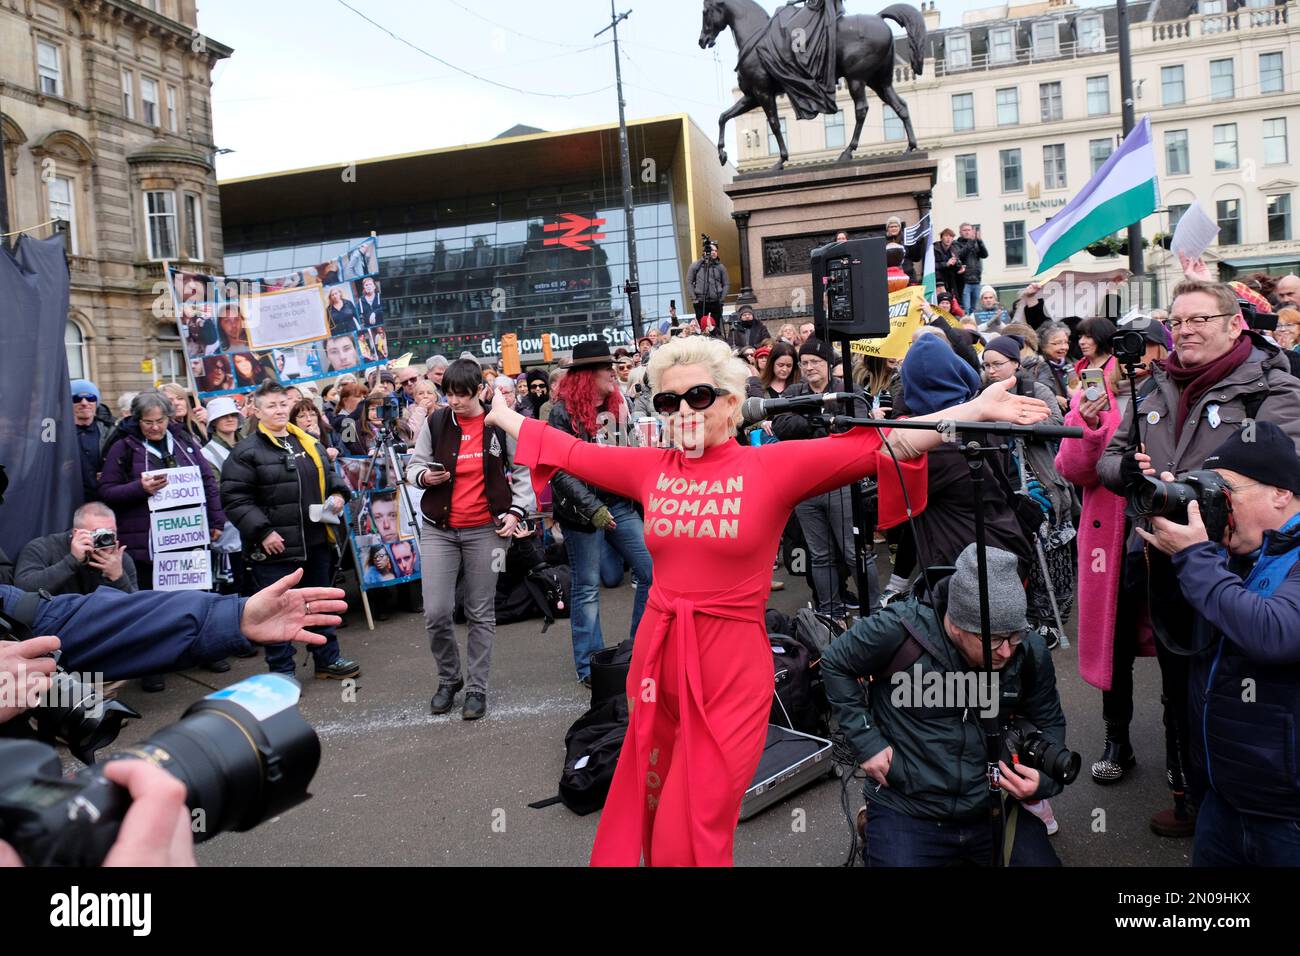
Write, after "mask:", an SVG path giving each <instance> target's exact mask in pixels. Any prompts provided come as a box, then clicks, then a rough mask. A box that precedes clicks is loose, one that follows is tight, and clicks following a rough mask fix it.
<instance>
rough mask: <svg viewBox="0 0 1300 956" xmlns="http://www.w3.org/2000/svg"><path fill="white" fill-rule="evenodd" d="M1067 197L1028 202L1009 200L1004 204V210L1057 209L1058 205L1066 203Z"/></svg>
mask: <svg viewBox="0 0 1300 956" xmlns="http://www.w3.org/2000/svg"><path fill="white" fill-rule="evenodd" d="M1065 202H1066V200H1065V197H1064V196H1057V197H1055V198H1053V199H1030V200H1029V201H1028V202H1009V203H1004V204H1003V206H1002V211H1003V212H1039V211H1041V210H1043V209H1056V208H1057V207H1058V206H1064V205H1065Z"/></svg>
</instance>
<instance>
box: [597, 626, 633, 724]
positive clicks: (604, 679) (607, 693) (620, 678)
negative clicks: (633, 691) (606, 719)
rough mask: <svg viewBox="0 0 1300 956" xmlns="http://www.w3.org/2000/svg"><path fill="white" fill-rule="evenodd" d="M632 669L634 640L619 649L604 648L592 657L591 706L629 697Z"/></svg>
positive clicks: (624, 643)
mask: <svg viewBox="0 0 1300 956" xmlns="http://www.w3.org/2000/svg"><path fill="white" fill-rule="evenodd" d="M631 669H632V638H630V637H629V638H628V639H627V640H625V641H624V642H623V643H622V644H619V645H618V646H617V647H606V648H602V649H601V650H599V651H596V653H594V654H592V655H591V706H592V707H597V706H599V705H600V704H603V703H604V702H605V701H607V700H609V699H610V698H611V697H626V696H627V675H628V671H630V670H631Z"/></svg>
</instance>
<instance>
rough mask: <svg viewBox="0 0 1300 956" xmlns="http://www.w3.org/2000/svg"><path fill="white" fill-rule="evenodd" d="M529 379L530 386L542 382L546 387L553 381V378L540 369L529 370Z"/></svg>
mask: <svg viewBox="0 0 1300 956" xmlns="http://www.w3.org/2000/svg"><path fill="white" fill-rule="evenodd" d="M527 379H528V384H529V385H532V384H533V382H541V383H542V384H543V385H545V384H546V383H547V382H549V381H550V380H551V377H550V376H549V375H547V374H546V373H545V372H544V371H542V370H541V369H540V368H530V369H529V370H528V375H527Z"/></svg>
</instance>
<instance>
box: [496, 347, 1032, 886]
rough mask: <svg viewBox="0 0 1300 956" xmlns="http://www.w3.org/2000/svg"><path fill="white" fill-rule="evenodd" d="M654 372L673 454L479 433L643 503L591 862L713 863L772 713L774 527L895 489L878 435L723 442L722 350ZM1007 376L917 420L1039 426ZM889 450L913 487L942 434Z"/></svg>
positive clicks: (727, 435) (539, 429)
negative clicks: (613, 745)
mask: <svg viewBox="0 0 1300 956" xmlns="http://www.w3.org/2000/svg"><path fill="white" fill-rule="evenodd" d="M649 369H650V387H651V389H652V391H653V392H654V393H655V397H654V406H655V410H656V411H657V412H658V413H659V414H660V415H661V416H665V418H666V430H667V433H668V436H669V437H670V438H671V439H672V440H673V442H674V444H675V446H676V447H675V448H673V449H661V448H617V447H600V446H597V445H592V444H588V443H586V442H580V441H577V440H575V439H574V438H573V437H571V436H568V435H564V434H562V433H561V432H560V431H559V430H557V429H554V428H547V427H545V426H543V425H542V424H541V423H540V422H530V421H527V420H526V419H525V418H524V417H523V416H521V415H519V414H518V413H516V412H515V411H513V410H512V409H510V407H509V405H508V404H507V403H506V402H504V401H503V400H501V399H499V398H498V399H497V400H496V401H495V402H494V403H493V406H492V412H491V415H490V416H489V423H491V424H495V425H499V426H500V427H502V428H503V429H505V431H506V432H507V433H508V434H510V435H512V436H517V437H518V438H519V446H518V452H517V461H518V463H519V464H522V465H525V466H528V467H530V468H532V469H533V481H534V483H535V484H536V483H540V482H544V481H546V480H547V479H548V478H550V476H551V475H553V474H554V473H555V471H556V469H564V470H565V471H566V472H568V473H569V474H571V475H574V476H576V477H577V478H580V479H582V480H584V481H590V482H593V483H597V484H599V485H601V486H602V487H604V488H607V489H609V490H610V491H611V492H613V493H615V494H619V495H622V496H624V497H626V498H629V499H632V500H634V501H638V502H640V503H641V504H642V505H643V506H644V508H645V532H646V542H647V543H648V546H649V549H650V552H651V554H652V555H653V556H654V558H655V560H656V563H657V567H656V576H655V580H654V585H653V587H652V589H651V592H650V600H649V603H648V604H647V607H646V613H645V616H644V618H643V619H642V622H641V626H640V627H639V628H638V630H637V639H636V644H635V650H634V651H633V656H632V664H631V669H630V671H629V674H628V682H627V686H628V690H629V693H630V695H631V705H630V706H631V715H630V721H629V724H628V731H627V737H626V738H625V741H624V744H623V750H622V753H621V755H620V757H619V762H618V768H617V770H616V771H615V774H614V783H613V786H612V788H611V790H610V793H609V799H608V800H607V802H606V804H605V813H604V814H603V815H602V816H601V820H600V826H599V829H598V830H597V833H596V843H595V847H594V848H593V850H592V855H591V862H592V863H593V864H596V865H623V866H636V865H637V864H638V863H639V862H640V861H641V860H642V859H643V858H644V860H645V862H646V863H647V864H653V865H656V866H666V865H674V864H678V865H682V864H684V865H700V866H718V865H722V866H726V865H730V863H731V850H732V841H733V838H734V831H735V826H736V821H737V819H738V817H739V814H740V802H741V797H742V796H743V795H744V792H745V789H746V787H748V786H749V784H750V782H751V780H752V779H753V775H754V770H755V768H756V767H757V766H758V760H759V757H760V755H761V753H762V749H763V742H764V740H765V738H766V734H767V718H768V714H769V712H770V709H771V706H772V651H771V648H770V646H769V645H768V642H767V633H766V629H765V627H764V622H763V613H764V606H765V603H766V600H767V596H768V591H769V586H770V584H771V580H772V575H771V571H772V564H771V562H772V555H773V554H774V553H775V551H776V547H777V541H778V539H779V538H780V536H781V530H782V528H784V527H785V523H786V519H787V518H788V517H789V515H790V512H791V510H792V509H793V508H794V506H795V504H796V503H797V502H799V501H801V500H802V499H804V498H806V497H809V496H810V495H815V494H819V493H821V492H824V491H827V490H828V489H831V488H839V487H841V486H843V485H845V484H848V483H849V482H852V481H856V480H858V479H860V478H862V477H864V476H867V475H876V474H877V472H879V480H880V509H881V514H882V520H884V519H885V518H886V516H888V517H892V516H894V513H895V512H901V510H902V500H901V499H902V495H901V491H900V488H899V482H898V480H897V477H896V476H897V472H896V471H895V469H894V466H893V463H892V461H891V460H890V457H889V453H888V451H882V448H881V445H882V437H881V434H880V433H879V432H877V431H876V430H866V429H857V430H854V431H851V432H848V433H846V434H844V435H836V436H833V437H830V438H824V439H814V440H809V441H801V442H779V443H777V444H773V445H763V446H761V447H752V446H745V445H741V444H739V443H738V442H736V441H734V440H733V438H734V435H735V430H736V426H737V424H738V423H739V422H740V409H741V400H742V398H743V396H744V391H745V379H746V377H747V369H746V368H745V365H744V363H742V362H740V361H739V360H737V359H735V358H734V357H733V356H732V354H731V350H730V349H729V348H727V346H726V344H725V343H723V342H721V341H719V340H716V339H710V338H703V337H692V338H688V339H685V340H679V341H675V342H671V343H669V344H668V345H665V346H663V347H662V348H660V349H659V350H658V351H657V352H656V353H655V354H654V356H653V358H651V360H650V367H649ZM1010 384H1011V383H1010V382H1008V383H1006V386H993V387H991V388H989V389H988V390H987V391H985V392H984V394H982V395H980V396H979V397H978V398H976V399H974V400H973V401H970V402H966V403H963V404H961V405H956V406H953V407H952V408H948V409H944V410H943V411H941V412H939V413H938V414H935V415H930V416H926V417H925V419H926V420H930V421H939V420H941V419H944V418H959V419H980V420H990V421H991V420H1007V421H1012V422H1017V423H1020V424H1032V423H1034V422H1037V421H1041V420H1042V419H1043V418H1045V417H1046V415H1047V409H1046V408H1045V407H1044V406H1043V403H1042V402H1039V401H1037V400H1036V399H1029V398H1022V397H1018V396H1013V395H1009V394H1008V393H1007V386H1009V385H1010ZM886 440H887V441H888V443H889V444H890V446H891V448H892V449H893V452H894V453H895V454H897V456H898V458H899V459H900V461H902V465H901V469H902V471H903V472H904V473H905V474H906V475H907V479H906V480H907V481H908V482H909V484H910V482H911V481H912V480H913V478H914V476H920V475H924V473H925V461H924V458H923V457H922V456H923V454H924V452H925V451H927V450H928V449H930V448H932V447H934V446H936V445H937V444H938V443H939V441H940V438H939V435H938V433H937V432H932V431H910V432H906V433H900V432H894V433H890V434H889V435H888V436H887V437H886ZM918 459H919V460H918ZM878 463H879V464H881V467H879V468H878V467H877V466H878ZM701 568H717V569H726V575H727V578H728V580H727V582H726V583H724V584H721V585H718V584H713V586H712V587H710V583H711V582H712V580H713V578H711V577H710V576H706V575H701V574H700V569H701Z"/></svg>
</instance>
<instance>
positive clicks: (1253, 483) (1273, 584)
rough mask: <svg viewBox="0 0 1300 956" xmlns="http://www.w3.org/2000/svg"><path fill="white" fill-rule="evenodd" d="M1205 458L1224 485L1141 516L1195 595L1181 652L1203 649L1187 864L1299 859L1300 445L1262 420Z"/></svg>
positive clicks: (1195, 702)
mask: <svg viewBox="0 0 1300 956" xmlns="http://www.w3.org/2000/svg"><path fill="white" fill-rule="evenodd" d="M1204 467H1205V468H1206V469H1209V470H1211V471H1212V472H1213V473H1214V474H1215V475H1217V476H1218V477H1219V479H1221V480H1222V482H1223V483H1224V487H1223V488H1222V490H1220V491H1217V492H1213V491H1209V490H1208V489H1207V490H1206V491H1202V492H1201V493H1200V495H1198V498H1199V500H1195V499H1194V500H1192V501H1190V502H1189V503H1188V505H1187V513H1186V520H1185V522H1184V521H1174V520H1172V519H1171V518H1163V517H1157V518H1153V519H1152V522H1151V523H1152V530H1151V531H1150V532H1148V531H1144V530H1142V529H1139V530H1138V534H1140V535H1141V536H1142V539H1143V540H1144V541H1146V542H1147V543H1148V544H1150V545H1152V546H1153V547H1155V548H1157V549H1159V550H1160V551H1161V552H1163V553H1164V554H1166V555H1169V556H1170V557H1171V559H1172V562H1173V568H1174V573H1175V574H1176V575H1177V578H1178V584H1179V587H1180V588H1181V589H1182V593H1183V597H1184V598H1185V599H1186V600H1187V602H1188V603H1189V604H1190V605H1191V607H1192V614H1193V622H1194V623H1193V627H1192V629H1191V631H1190V632H1188V633H1184V634H1179V635H1177V637H1179V638H1180V639H1181V643H1183V644H1184V647H1183V648H1180V652H1182V653H1186V652H1187V650H1190V649H1193V648H1195V649H1196V650H1197V651H1199V653H1195V654H1194V656H1192V657H1191V658H1189V660H1190V670H1191V687H1192V688H1193V689H1194V693H1192V695H1191V708H1192V709H1191V715H1190V721H1189V725H1190V728H1191V733H1192V739H1191V746H1190V748H1189V750H1190V755H1191V763H1190V765H1189V767H1188V771H1189V774H1188V775H1189V777H1190V783H1191V787H1192V794H1193V797H1194V799H1195V800H1196V804H1197V814H1196V834H1195V838H1194V840H1193V843H1192V865H1193V866H1291V867H1294V866H1300V778H1298V777H1297V776H1296V768H1295V752H1296V727H1297V726H1300V694H1297V679H1296V674H1297V665H1300V457H1298V456H1297V455H1296V448H1295V442H1294V440H1293V439H1292V438H1291V437H1290V436H1289V435H1287V434H1286V433H1285V432H1284V431H1283V430H1282V429H1281V428H1279V427H1278V426H1277V425H1275V424H1274V423H1272V422H1267V421H1261V422H1257V423H1255V425H1254V426H1253V434H1250V433H1248V432H1247V431H1246V429H1242V430H1241V431H1240V432H1234V433H1231V434H1230V435H1229V437H1228V439H1227V440H1226V441H1224V442H1223V444H1221V445H1220V446H1219V447H1218V448H1217V449H1215V450H1214V452H1213V454H1211V455H1210V456H1209V457H1208V458H1207V459H1206V460H1205V466H1204ZM1160 478H1161V480H1162V481H1173V480H1174V476H1173V474H1171V473H1170V472H1167V471H1166V472H1164V473H1163V474H1162V475H1161V476H1160ZM1207 494H1209V495H1212V496H1213V497H1215V498H1218V499H1219V500H1218V501H1217V502H1214V501H1211V500H1206V495H1207ZM1224 499H1226V501H1225V500H1224ZM1202 502H1203V503H1204V504H1205V505H1206V507H1205V508H1204V509H1203V508H1202ZM1225 506H1226V507H1227V508H1230V509H1231V510H1230V512H1228V513H1229V514H1230V516H1231V517H1230V520H1228V521H1226V522H1225V520H1224V510H1225ZM1203 519H1204V520H1203ZM1207 525H1211V526H1213V527H1212V530H1210V531H1208V532H1207V527H1206V526H1207ZM1225 525H1226V527H1225ZM1224 547H1226V548H1227V553H1226V554H1225V553H1224V550H1223V548H1224Z"/></svg>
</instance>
